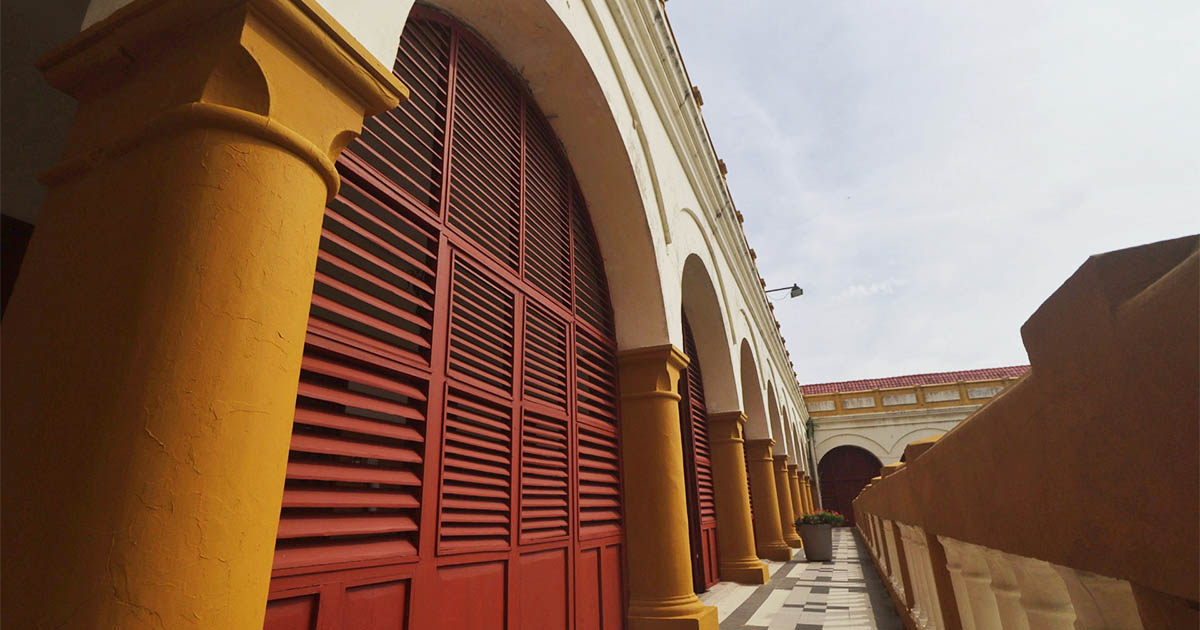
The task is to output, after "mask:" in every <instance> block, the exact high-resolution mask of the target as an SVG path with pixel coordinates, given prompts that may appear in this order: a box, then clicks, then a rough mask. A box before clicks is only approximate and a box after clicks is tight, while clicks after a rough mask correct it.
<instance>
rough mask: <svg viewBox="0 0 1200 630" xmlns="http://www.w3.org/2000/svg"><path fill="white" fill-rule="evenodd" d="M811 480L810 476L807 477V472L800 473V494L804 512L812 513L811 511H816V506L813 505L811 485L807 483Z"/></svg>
mask: <svg viewBox="0 0 1200 630" xmlns="http://www.w3.org/2000/svg"><path fill="white" fill-rule="evenodd" d="M811 482H812V477H809V476H808V473H807V472H806V473H802V475H801V480H800V496H802V497H804V513H805V514H812V513H813V512H816V511H817V508H816V506H814V505H813V498H812V486H810V485H809V484H810V483H811Z"/></svg>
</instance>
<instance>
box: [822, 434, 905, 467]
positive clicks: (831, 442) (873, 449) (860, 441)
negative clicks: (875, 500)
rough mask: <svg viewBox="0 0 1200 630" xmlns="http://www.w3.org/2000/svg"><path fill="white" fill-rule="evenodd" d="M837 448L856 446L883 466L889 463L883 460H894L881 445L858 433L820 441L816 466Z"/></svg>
mask: <svg viewBox="0 0 1200 630" xmlns="http://www.w3.org/2000/svg"><path fill="white" fill-rule="evenodd" d="M839 446H857V447H859V448H861V449H863V450H865V451H867V452H869V453H871V454H872V455H874V456H875V457H876V458H878V459H879V461H881V462H883V463H884V464H887V463H889V462H888V461H885V460H892V459H896V458H892V457H890V456H889V455H888V450H887V449H886V448H884V446H883V445H882V444H880V443H879V442H876V441H875V440H872V439H871V438H869V437H866V436H864V435H860V434H858V433H838V434H836V435H831V436H829V437H827V438H825V439H823V440H821V441H820V443H818V444H817V447H816V456H817V464H818V465H820V463H821V460H822V459H824V458H825V455H827V454H828V453H829V451H832V450H833V449H835V448H837V447H839Z"/></svg>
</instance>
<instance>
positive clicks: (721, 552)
mask: <svg viewBox="0 0 1200 630" xmlns="http://www.w3.org/2000/svg"><path fill="white" fill-rule="evenodd" d="M745 424H746V416H745V415H744V414H742V412H740V411H731V412H728V413H716V414H711V415H709V417H708V439H709V444H710V448H711V450H712V465H713V494H714V495H716V497H715V498H716V503H717V531H718V532H720V535H719V536H718V537H717V559H718V563H719V567H718V569H719V573H720V576H721V579H722V580H728V581H731V582H741V583H743V584H765V583H766V582H767V580H769V579H770V578H771V575H770V572H768V571H767V566H766V565H765V564H763V562H762V560H759V559H758V556H756V555H755V554H754V524H753V522H752V520H751V518H750V493H749V491H748V490H747V489H746V466H745V457H746V454H745V449H744V442H745V440H744V439H743V434H742V429H743V428H744V426H745Z"/></svg>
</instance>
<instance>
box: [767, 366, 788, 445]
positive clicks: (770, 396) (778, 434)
mask: <svg viewBox="0 0 1200 630" xmlns="http://www.w3.org/2000/svg"><path fill="white" fill-rule="evenodd" d="M767 414H769V416H770V418H771V437H773V438H775V445H774V446H772V447H771V453H773V454H775V455H787V453H788V451H789V450H791V448H790V447H789V446H788V443H787V434H786V433H784V430H783V420H782V419H781V417H780V414H779V401H778V400H776V399H775V383H772V382H770V381H768V382H767Z"/></svg>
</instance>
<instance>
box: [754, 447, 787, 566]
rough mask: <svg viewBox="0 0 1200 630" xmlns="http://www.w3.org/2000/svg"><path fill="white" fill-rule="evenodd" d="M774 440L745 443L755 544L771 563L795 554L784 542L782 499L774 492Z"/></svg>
mask: <svg viewBox="0 0 1200 630" xmlns="http://www.w3.org/2000/svg"><path fill="white" fill-rule="evenodd" d="M774 445H775V440H772V439H771V438H766V439H763V440H747V441H746V462H747V463H748V464H750V493H751V494H752V495H753V496H754V542H755V546H756V551H757V552H758V557H760V558H766V559H768V560H781V561H787V560H791V559H792V550H791V548H790V547H788V545H787V543H786V542H784V540H783V528H781V527H780V526H779V525H780V521H779V518H780V517H779V495H778V493H777V492H776V491H775V470H774V468H775V465H774V460H773V459H772V458H771V447H772V446H774Z"/></svg>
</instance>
